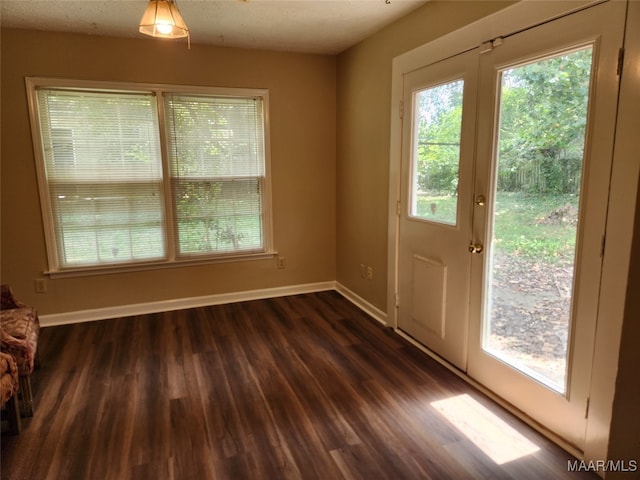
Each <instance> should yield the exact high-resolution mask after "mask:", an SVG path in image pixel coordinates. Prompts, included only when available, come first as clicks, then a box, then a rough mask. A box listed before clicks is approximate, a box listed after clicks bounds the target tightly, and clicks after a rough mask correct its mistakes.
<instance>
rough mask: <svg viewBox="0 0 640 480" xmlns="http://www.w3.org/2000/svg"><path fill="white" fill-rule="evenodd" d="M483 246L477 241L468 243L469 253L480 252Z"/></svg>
mask: <svg viewBox="0 0 640 480" xmlns="http://www.w3.org/2000/svg"><path fill="white" fill-rule="evenodd" d="M482 250H483V247H482V245H481V244H479V243H472V244H471V245H469V253H482Z"/></svg>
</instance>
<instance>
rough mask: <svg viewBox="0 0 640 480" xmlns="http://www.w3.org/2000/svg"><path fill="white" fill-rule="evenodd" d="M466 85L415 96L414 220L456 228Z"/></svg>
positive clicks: (460, 83) (460, 82)
mask: <svg viewBox="0 0 640 480" xmlns="http://www.w3.org/2000/svg"><path fill="white" fill-rule="evenodd" d="M463 86H464V81H463V80H456V81H454V82H450V83H446V84H443V85H438V86H436V87H430V88H426V89H424V90H421V91H419V92H416V93H415V94H414V112H415V113H414V126H413V139H414V140H413V155H412V159H413V160H412V161H413V168H412V179H411V180H412V183H411V204H410V205H411V211H410V215H411V216H412V217H417V218H421V219H424V220H431V221H434V222H440V223H445V224H450V225H455V224H456V216H457V211H458V174H459V169H460V132H461V127H462V91H463Z"/></svg>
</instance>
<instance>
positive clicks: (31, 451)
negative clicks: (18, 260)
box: [1, 292, 597, 480]
mask: <svg viewBox="0 0 640 480" xmlns="http://www.w3.org/2000/svg"><path fill="white" fill-rule="evenodd" d="M39 345H40V355H41V364H42V366H41V368H40V370H38V371H37V372H36V373H35V374H34V376H33V390H34V407H35V415H34V417H33V418H31V419H24V422H23V430H22V432H21V433H20V435H19V436H16V437H10V436H3V437H2V442H1V443H2V445H1V453H2V457H1V474H2V478H3V479H7V480H22V479H29V480H32V479H37V480H40V479H52V480H53V479H56V480H61V479H73V480H79V479H91V480H93V479H100V480H103V479H117V480H122V479H136V480H140V479H153V480H158V479H160V480H164V479H198V480H203V479H233V480H243V479H269V480H275V479H321V480H333V479H342V478H344V479H365V480H374V479H375V480H379V479H394V480H396V479H436V480H442V479H453V480H459V479H476V478H487V479H518V480H523V479H536V480H537V479H569V478H570V479H579V478H597V477H596V476H595V475H592V474H585V473H576V472H568V471H567V470H568V469H567V462H568V460H573V457H571V456H570V455H568V454H567V453H566V452H564V451H563V450H561V449H559V448H558V447H556V446H555V445H553V444H552V443H550V442H549V441H548V440H546V439H545V438H543V437H541V436H540V435H538V434H537V433H536V432H534V431H532V430H531V429H530V428H528V427H527V426H525V425H524V424H522V423H521V422H520V421H518V420H517V419H515V418H513V417H512V416H510V415H509V414H507V413H506V412H504V411H503V410H501V409H500V408H498V407H497V406H495V405H494V404H493V403H492V402H491V401H489V400H488V399H487V398H485V397H484V396H483V395H481V394H480V393H479V392H477V391H475V390H474V389H473V388H471V387H470V386H469V385H467V384H466V383H465V382H463V381H462V380H460V379H459V378H458V377H457V376H455V375H454V374H452V373H451V372H449V371H447V370H446V369H444V368H443V367H442V366H440V365H439V364H438V363H437V362H435V361H433V360H432V359H431V358H429V357H428V356H426V355H424V354H423V353H422V352H420V351H418V350H417V349H416V348H415V347H413V346H412V345H410V344H408V343H407V342H405V341H404V340H403V339H402V338H401V337H399V336H398V335H396V334H395V333H393V332H392V331H391V330H390V329H385V328H383V327H382V326H380V325H379V324H378V323H376V322H375V321H374V320H372V319H371V318H369V317H368V316H367V315H366V314H364V313H363V312H361V311H360V310H359V309H357V308H356V307H355V306H353V305H352V304H351V303H349V302H348V301H347V300H345V299H344V298H343V297H341V296H340V295H339V294H338V293H336V292H321V293H315V294H308V295H296V296H290V297H283V298H276V299H269V300H258V301H251V302H243V303H236V304H228V305H220V306H213V307H205V308H196V309H190V310H183V311H175V312H166V313H162V314H152V315H141V316H134V317H127V318H118V319H113V320H106V321H100V322H91V323H85V324H76V325H67V326H58V327H48V328H43V329H42V333H41V337H40V344H39ZM447 399H466V400H465V401H466V402H467V403H469V402H472V403H473V404H474V405H475V406H476V407H477V408H480V409H485V408H486V409H487V414H489V412H493V414H494V415H497V416H498V417H499V418H500V419H502V421H503V422H505V425H502V426H501V425H498V424H496V426H495V428H494V427H493V425H494V424H493V423H492V424H491V425H492V427H491V428H490V429H487V428H484V431H481V432H478V431H477V429H476V431H475V433H472V434H469V435H465V434H464V433H463V432H462V430H461V429H459V428H457V427H456V426H454V424H453V423H452V422H451V421H450V420H448V419H447V418H446V417H445V416H444V415H443V414H442V413H441V411H440V410H439V409H438V408H436V405H439V404H432V402H437V401H443V400H445V401H446V400H447ZM455 413H456V415H457V416H458V417H461V418H462V417H464V413H465V412H463V411H462V409H460V408H459V407H456V410H455ZM469 415H470V418H466V419H465V418H462V421H463V424H464V422H466V425H467V426H468V428H469V429H470V430H471V431H472V432H473V431H474V425H476V426H477V425H480V426H481V425H482V423H481V422H480V420H481V418H480V417H481V416H482V415H484V414H478V410H477V409H476V410H474V411H473V412H472V413H471V414H469ZM469 415H468V416H469ZM461 418H458V420H460V419H461ZM511 428H513V429H515V430H516V431H517V432H519V434H518V433H515V432H514V431H512V430H511ZM487 430H491V431H493V430H495V431H496V432H495V433H498V434H501V433H509V432H510V433H509V435H510V437H507V438H510V439H511V440H508V441H507V443H506V444H503V445H504V446H503V447H500V446H498V447H496V446H495V445H494V447H493V448H494V450H496V449H497V450H501V449H508V448H511V447H512V446H513V445H517V444H518V442H520V443H522V442H524V443H525V444H527V445H529V446H531V445H533V447H534V450H535V451H534V452H533V453H528V454H525V455H523V456H520V457H519V458H515V459H512V460H510V461H506V462H504V463H497V461H495V460H492V459H491V456H489V455H488V454H486V453H484V451H483V450H482V449H480V448H478V447H477V446H476V444H475V443H474V440H475V441H476V443H477V442H478V438H480V439H481V440H482V437H483V436H484V435H485V434H488V433H489V432H487ZM514 435H515V436H518V438H519V439H516V438H515V437H514ZM469 437H471V438H469ZM527 442H530V443H527ZM498 445H499V444H498Z"/></svg>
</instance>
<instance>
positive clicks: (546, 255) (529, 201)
mask: <svg viewBox="0 0 640 480" xmlns="http://www.w3.org/2000/svg"><path fill="white" fill-rule="evenodd" d="M456 206H457V197H455V196H448V195H421V196H420V197H419V198H418V207H417V210H418V211H417V215H418V216H420V217H422V218H424V219H426V220H433V221H441V222H443V221H444V222H446V223H455V218H456ZM577 212H578V197H577V196H576V195H533V194H527V193H518V192H498V195H497V197H496V208H495V226H494V228H495V231H494V242H495V243H494V246H495V248H496V249H498V250H500V251H502V252H504V253H508V254H511V255H516V256H522V257H526V258H531V259H534V258H535V259H539V260H542V261H548V262H557V261H561V260H568V261H569V260H572V259H573V254H574V251H575V245H576V225H577Z"/></svg>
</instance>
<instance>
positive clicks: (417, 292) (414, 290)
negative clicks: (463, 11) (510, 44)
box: [398, 52, 477, 370]
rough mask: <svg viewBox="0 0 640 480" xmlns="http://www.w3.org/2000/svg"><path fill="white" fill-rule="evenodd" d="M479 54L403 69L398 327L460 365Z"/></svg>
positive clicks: (462, 363)
mask: <svg viewBox="0 0 640 480" xmlns="http://www.w3.org/2000/svg"><path fill="white" fill-rule="evenodd" d="M476 77H477V55H475V54H474V52H470V53H465V54H461V55H458V56H456V57H453V58H451V59H448V60H445V61H442V62H438V63H436V64H434V65H430V66H428V67H425V68H422V69H420V70H417V71H415V72H412V73H410V74H407V75H406V76H405V79H404V81H405V84H404V87H405V91H404V100H403V101H404V105H405V114H404V125H405V126H406V128H404V129H403V137H402V145H403V146H402V149H403V156H402V168H401V176H402V185H401V191H402V194H401V201H400V205H399V212H400V220H399V228H400V241H399V265H398V296H399V307H398V327H399V328H400V329H401V330H403V331H404V332H406V333H407V334H409V335H411V336H412V337H414V338H415V339H417V340H418V341H420V342H421V343H423V344H424V345H426V346H428V347H429V348H430V349H431V350H433V351H434V352H436V353H438V354H439V355H441V356H443V357H444V358H446V359H447V360H448V361H450V362H451V363H453V364H454V365H456V366H457V367H458V368H461V369H463V370H464V369H466V356H467V331H468V321H467V315H468V310H467V306H468V302H467V299H468V295H469V290H468V288H469V268H470V262H469V256H468V255H467V254H466V252H467V248H468V242H469V235H470V229H471V216H470V215H471V208H470V200H471V195H470V193H471V190H472V187H473V181H472V173H473V144H474V129H475V102H476V89H477V81H476Z"/></svg>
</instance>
